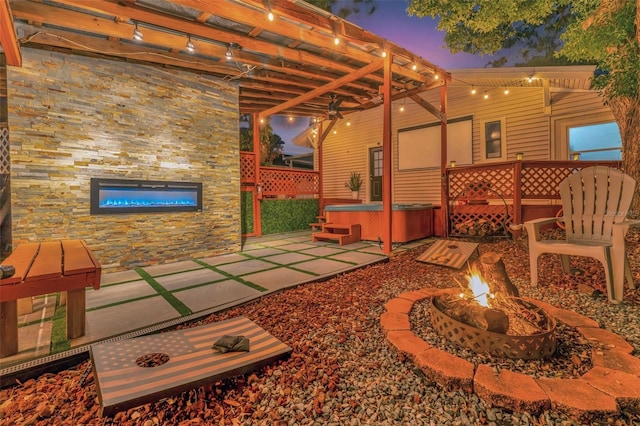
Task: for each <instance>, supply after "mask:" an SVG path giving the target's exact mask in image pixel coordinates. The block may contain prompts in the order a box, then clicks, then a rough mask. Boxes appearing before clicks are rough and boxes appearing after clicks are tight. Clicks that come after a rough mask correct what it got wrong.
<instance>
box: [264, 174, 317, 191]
mask: <svg viewBox="0 0 640 426" xmlns="http://www.w3.org/2000/svg"><path fill="white" fill-rule="evenodd" d="M260 182H261V183H262V192H263V194H264V195H277V194H285V195H295V194H316V193H318V173H317V172H308V171H302V170H291V169H278V168H268V167H263V168H261V169H260Z"/></svg>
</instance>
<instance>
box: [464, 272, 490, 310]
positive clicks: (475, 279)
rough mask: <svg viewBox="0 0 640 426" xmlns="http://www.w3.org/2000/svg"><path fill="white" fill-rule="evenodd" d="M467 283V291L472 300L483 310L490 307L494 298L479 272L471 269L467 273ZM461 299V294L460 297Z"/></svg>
mask: <svg viewBox="0 0 640 426" xmlns="http://www.w3.org/2000/svg"><path fill="white" fill-rule="evenodd" d="M466 278H467V282H468V283H469V290H471V293H472V294H473V298H474V299H475V300H476V301H477V302H478V304H480V305H481V306H484V307H485V308H488V307H490V306H491V299H493V298H494V295H493V293H491V288H490V287H489V284H487V282H486V281H485V280H484V279H483V278H482V276H481V275H480V272H479V271H478V270H476V269H472V270H470V271H469V275H467V277H466ZM460 297H463V294H461V295H460Z"/></svg>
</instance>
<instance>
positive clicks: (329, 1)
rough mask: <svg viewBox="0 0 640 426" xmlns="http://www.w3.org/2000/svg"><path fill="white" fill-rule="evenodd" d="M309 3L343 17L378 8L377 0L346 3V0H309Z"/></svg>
mask: <svg viewBox="0 0 640 426" xmlns="http://www.w3.org/2000/svg"><path fill="white" fill-rule="evenodd" d="M307 3H311V4H312V5H314V6H316V7H319V8H320V9H324V10H326V11H328V12H331V13H333V14H335V15H337V16H340V17H342V18H346V17H347V16H349V15H351V14H352V13H360V12H362V11H364V12H366V13H367V14H371V13H373V12H375V10H376V0H351V2H348V3H345V2H344V0H343V1H341V2H339V1H338V0H307ZM363 9H364V10H363Z"/></svg>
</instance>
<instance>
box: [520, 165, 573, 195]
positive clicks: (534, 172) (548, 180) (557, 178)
mask: <svg viewBox="0 0 640 426" xmlns="http://www.w3.org/2000/svg"><path fill="white" fill-rule="evenodd" d="M578 170H580V167H571V168H567V167H531V168H524V169H522V174H521V176H522V178H521V180H520V185H521V187H522V198H560V194H559V193H558V185H560V182H562V181H563V180H565V179H566V178H567V177H568V176H569V175H571V174H573V173H575V172H577V171H578Z"/></svg>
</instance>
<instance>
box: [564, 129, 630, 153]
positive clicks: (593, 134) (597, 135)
mask: <svg viewBox="0 0 640 426" xmlns="http://www.w3.org/2000/svg"><path fill="white" fill-rule="evenodd" d="M568 131H569V158H573V156H574V154H580V160H602V161H604V160H612V161H616V160H618V161H619V160H621V159H622V139H621V138H620V130H619V129H618V124H617V123H616V122H615V121H610V122H606V123H598V124H589V125H586V126H575V127H569V129H568Z"/></svg>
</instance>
